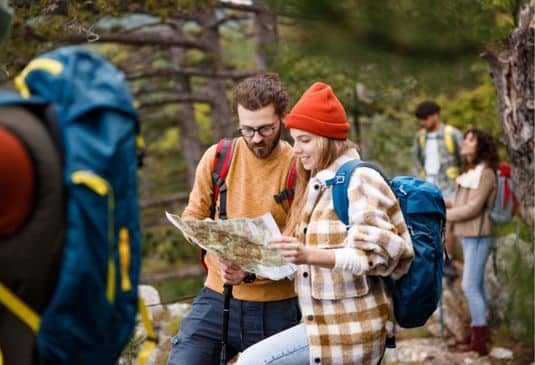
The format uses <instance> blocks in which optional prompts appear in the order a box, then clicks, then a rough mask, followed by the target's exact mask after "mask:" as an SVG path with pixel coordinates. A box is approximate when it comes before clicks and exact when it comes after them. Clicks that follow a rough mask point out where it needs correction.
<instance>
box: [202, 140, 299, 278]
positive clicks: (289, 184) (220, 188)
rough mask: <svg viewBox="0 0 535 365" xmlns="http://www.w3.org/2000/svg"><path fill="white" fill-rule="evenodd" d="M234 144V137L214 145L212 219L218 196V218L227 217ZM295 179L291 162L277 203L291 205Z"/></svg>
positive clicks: (204, 252)
mask: <svg viewBox="0 0 535 365" xmlns="http://www.w3.org/2000/svg"><path fill="white" fill-rule="evenodd" d="M235 145H236V140H235V139H229V138H223V139H221V140H220V141H219V142H218V143H217V146H216V153H215V157H214V162H213V165H212V166H213V167H212V204H211V205H210V218H212V219H214V218H215V214H216V209H217V200H218V198H219V219H227V185H226V183H225V179H226V177H227V173H228V170H229V168H230V163H231V162H232V155H233V153H234V147H235ZM295 179H296V170H295V163H294V162H292V164H291V165H290V169H289V170H288V176H287V177H286V188H285V189H284V190H283V191H281V192H279V193H278V194H276V195H274V196H273V199H275V201H276V202H277V203H278V204H282V202H283V201H284V200H287V201H288V204H289V205H291V204H292V201H293V196H294V188H295ZM205 255H206V251H205V250H201V264H202V266H203V267H204V269H205V270H208V268H207V267H206V264H205V262H204V257H205Z"/></svg>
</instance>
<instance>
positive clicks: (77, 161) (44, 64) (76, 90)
mask: <svg viewBox="0 0 535 365" xmlns="http://www.w3.org/2000/svg"><path fill="white" fill-rule="evenodd" d="M15 85H16V87H17V89H18V90H19V92H20V94H17V93H8V92H5V93H1V94H0V106H21V107H24V108H26V109H27V110H31V111H32V112H34V113H37V114H38V115H39V118H40V119H41V120H42V121H43V123H45V124H46V127H47V129H48V130H49V132H50V134H51V135H52V137H53V139H54V140H55V142H56V145H57V147H58V150H59V154H60V156H61V157H62V160H63V185H64V189H65V194H66V219H67V221H66V232H65V242H64V248H63V256H62V259H61V267H60V271H59V277H58V281H57V284H56V287H55V289H54V293H53V295H52V298H51V300H50V302H49V303H48V304H47V305H46V307H45V309H44V312H43V313H35V311H33V310H32V308H24V309H25V310H26V312H24V311H22V313H30V314H31V316H30V317H31V318H30V319H29V318H21V317H23V316H24V315H21V314H20V313H17V312H21V307H24V303H21V304H20V305H18V306H19V308H18V309H17V308H16V306H15V308H13V305H11V307H10V304H9V303H13V300H12V299H13V297H16V296H15V295H14V294H13V293H10V292H9V290H8V289H7V292H6V288H5V286H3V285H2V283H1V282H0V285H2V287H3V289H4V290H3V291H2V296H1V297H0V304H3V305H5V306H7V307H8V308H9V309H10V310H11V311H12V312H13V313H14V314H15V315H17V316H18V317H19V318H20V319H21V320H23V321H25V322H26V323H27V324H28V325H29V326H30V327H31V328H32V329H33V330H34V331H35V332H36V344H37V349H38V352H39V355H40V356H41V357H42V358H43V359H44V360H45V362H46V363H51V364H77V365H86V364H87V365H94V364H102V365H108V364H109V365H111V364H115V363H116V361H117V359H118V358H119V356H120V354H121V352H122V350H123V348H124V347H125V346H126V344H127V342H128V341H129V339H130V337H131V335H132V333H133V329H134V326H135V322H136V314H137V309H138V289H137V285H138V283H139V276H140V267H141V247H140V223H139V207H138V192H137V176H136V174H137V166H138V157H139V156H138V155H137V149H136V142H138V143H139V141H140V140H139V139H137V138H138V137H137V136H138V134H139V128H140V127H139V121H138V116H137V112H136V110H135V108H134V105H133V101H132V98H131V96H130V93H129V91H128V88H127V85H126V81H125V79H124V75H123V74H122V73H121V72H120V71H118V70H117V69H116V68H115V67H114V66H112V65H111V64H110V63H108V62H107V61H105V60H104V59H103V58H101V57H100V56H98V55H96V54H95V53H92V52H90V51H88V50H86V49H83V48H78V47H65V48H59V49H57V50H54V51H52V52H49V53H46V54H44V55H42V56H40V57H38V58H36V59H34V60H33V61H31V62H30V63H29V64H28V65H27V66H26V68H25V69H24V70H23V71H22V73H21V74H20V75H19V76H18V77H17V78H16V79H15ZM36 239H38V238H37V237H36ZM43 244H46V243H43ZM10 296H11V297H10ZM26 307H28V306H27V305H26ZM26 317H28V316H26ZM29 322H33V323H29Z"/></svg>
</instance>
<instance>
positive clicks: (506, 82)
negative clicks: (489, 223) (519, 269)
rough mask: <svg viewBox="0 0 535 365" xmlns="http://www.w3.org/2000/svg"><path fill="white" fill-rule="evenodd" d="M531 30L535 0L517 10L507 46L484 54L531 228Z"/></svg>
mask: <svg viewBox="0 0 535 365" xmlns="http://www.w3.org/2000/svg"><path fill="white" fill-rule="evenodd" d="M534 33H535V0H532V1H531V2H530V3H529V4H526V6H524V8H523V9H522V10H521V11H520V14H519V17H518V26H517V28H516V29H515V30H514V31H513V33H512V34H511V35H510V36H509V40H508V45H507V49H505V50H503V51H502V52H500V53H491V52H489V53H488V54H486V55H485V58H486V59H487V61H488V62H489V65H490V70H491V73H492V78H493V81H494V85H495V87H496V95H497V101H498V107H499V113H500V122H501V126H502V129H503V136H502V141H503V143H504V144H505V147H506V148H507V151H508V153H509V156H510V157H511V164H512V168H513V178H512V180H513V188H514V190H515V194H516V195H517V198H518V200H519V203H520V214H521V216H522V218H523V219H524V220H525V221H526V223H527V224H528V225H529V226H530V227H531V228H532V229H533V227H534V225H535V204H534V199H535V187H534V179H533V177H534V171H535V165H534V148H535V140H534V128H535V126H534V122H535V118H534V116H535V99H534V87H535V80H534V78H535V59H534V52H535V46H534V42H535V37H534Z"/></svg>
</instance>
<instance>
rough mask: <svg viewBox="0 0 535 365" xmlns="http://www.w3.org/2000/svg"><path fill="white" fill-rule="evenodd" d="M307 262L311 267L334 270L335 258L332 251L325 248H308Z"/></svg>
mask: <svg viewBox="0 0 535 365" xmlns="http://www.w3.org/2000/svg"><path fill="white" fill-rule="evenodd" d="M307 251H308V252H307V254H306V258H305V261H306V263H307V264H309V265H314V266H320V267H325V268H327V269H332V268H333V267H334V263H335V258H334V253H333V252H332V250H329V249H324V248H312V247H309V248H307Z"/></svg>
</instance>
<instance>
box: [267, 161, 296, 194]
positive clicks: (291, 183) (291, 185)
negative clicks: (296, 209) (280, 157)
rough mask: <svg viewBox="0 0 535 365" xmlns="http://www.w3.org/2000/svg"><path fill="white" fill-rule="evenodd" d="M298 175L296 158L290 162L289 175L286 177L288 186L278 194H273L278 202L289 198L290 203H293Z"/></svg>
mask: <svg viewBox="0 0 535 365" xmlns="http://www.w3.org/2000/svg"><path fill="white" fill-rule="evenodd" d="M296 175H297V171H296V168H295V160H292V162H291V163H290V168H289V169H288V175H287V177H286V188H285V189H284V190H283V191H281V192H279V193H278V194H275V195H273V198H274V199H275V201H276V202H277V204H282V202H283V201H284V200H288V204H289V205H292V202H293V199H294V193H295V180H296Z"/></svg>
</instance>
